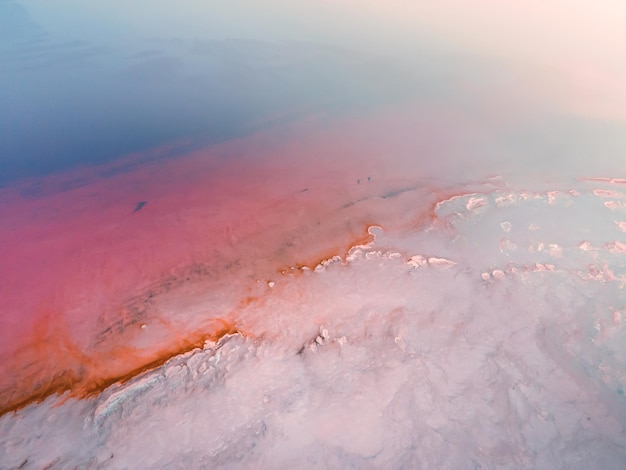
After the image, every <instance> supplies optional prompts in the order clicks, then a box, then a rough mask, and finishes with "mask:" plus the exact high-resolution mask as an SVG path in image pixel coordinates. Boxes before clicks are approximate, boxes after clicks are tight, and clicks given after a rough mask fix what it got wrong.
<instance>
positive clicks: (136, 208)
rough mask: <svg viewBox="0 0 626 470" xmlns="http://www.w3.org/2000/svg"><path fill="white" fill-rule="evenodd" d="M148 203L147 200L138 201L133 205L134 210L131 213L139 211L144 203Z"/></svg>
mask: <svg viewBox="0 0 626 470" xmlns="http://www.w3.org/2000/svg"><path fill="white" fill-rule="evenodd" d="M146 204H148V201H139V202H138V203H137V206H136V207H135V210H134V211H133V214H134V213H135V212H139V211H140V210H141V209H143V208H144V207H145V205H146Z"/></svg>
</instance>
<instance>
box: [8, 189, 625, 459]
mask: <svg viewBox="0 0 626 470" xmlns="http://www.w3.org/2000/svg"><path fill="white" fill-rule="evenodd" d="M467 189H468V190H467V191H466V192H465V193H464V194H461V193H459V194H457V195H455V196H452V197H443V198H441V199H439V200H438V201H437V203H436V204H435V205H434V209H433V212H432V217H429V218H428V223H424V222H423V221H424V218H423V213H422V211H421V210H420V212H419V214H412V216H413V218H414V219H419V220H420V221H421V222H420V223H419V224H416V225H414V226H413V228H412V229H405V230H402V231H398V230H396V231H393V230H387V229H386V228H385V227H384V225H383V224H381V226H374V225H372V226H371V227H370V229H369V231H370V233H371V234H373V235H375V239H374V240H373V241H370V242H368V243H361V244H359V245H358V246H354V247H353V248H352V249H351V250H349V251H348V253H347V254H345V255H337V256H332V257H329V258H328V259H327V260H326V261H324V262H322V263H320V264H319V265H318V266H316V267H313V268H312V269H311V268H307V267H306V266H293V269H289V270H287V271H286V272H285V273H284V274H283V275H282V276H277V277H275V278H273V279H270V280H268V281H267V282H268V284H266V287H267V294H266V295H265V296H264V297H263V299H262V301H260V302H254V303H250V304H248V305H245V306H242V309H241V311H240V312H239V315H238V320H239V323H238V325H239V327H240V328H241V330H242V331H249V332H254V334H248V335H242V334H240V333H236V334H233V335H225V336H224V337H222V338H221V339H219V340H218V341H217V342H216V343H212V342H210V341H209V342H207V343H205V345H204V346H203V347H201V348H197V349H194V350H192V351H190V352H188V353H186V354H184V355H180V356H177V357H174V358H172V359H171V360H169V361H168V362H166V363H165V364H163V365H162V366H160V367H157V368H155V369H154V370H152V371H149V372H146V373H144V374H142V375H140V376H138V377H136V378H133V379H131V380H130V381H128V382H127V383H124V384H117V385H112V386H111V387H109V388H107V389H106V390H105V391H104V392H102V393H101V394H100V395H99V396H97V397H95V398H91V399H86V400H74V399H67V397H60V398H57V397H49V398H48V399H46V400H45V401H44V402H43V403H41V404H39V405H29V406H28V407H26V408H24V409H22V410H19V411H17V412H16V413H15V414H11V415H4V416H3V417H1V418H0V429H1V435H2V436H4V437H3V438H2V440H1V441H0V442H1V446H0V461H2V462H4V465H6V466H7V467H13V466H15V467H18V466H20V465H22V466H24V467H28V466H30V467H32V468H43V467H45V466H47V465H53V466H56V467H58V468H68V467H83V468H101V467H105V468H137V467H144V468H147V467H149V468H171V467H185V468H204V467H206V468H242V467H244V468H249V467H255V468H279V467H280V468H288V467H291V468H305V467H306V468H320V467H321V468H328V467H330V468H349V467H356V468H455V469H465V468H494V467H499V468H500V467H501V468H605V469H612V468H623V467H624V465H625V464H626V451H625V446H626V434H625V429H624V427H625V426H626V400H625V399H624V387H625V385H626V383H625V382H626V375H625V373H624V371H625V370H626V367H625V366H626V364H625V363H624V362H625V359H624V358H626V355H625V354H624V348H625V347H624V344H626V341H625V340H626V338H625V333H624V327H623V319H624V316H625V315H626V309H625V308H624V305H626V303H625V302H624V301H625V299H624V290H623V286H624V279H625V277H624V276H625V275H626V273H625V272H624V270H625V266H626V265H625V263H624V257H625V256H626V253H625V252H624V250H623V242H622V240H624V232H623V231H622V227H623V225H622V224H623V222H624V220H626V209H625V208H624V206H623V205H622V201H624V200H625V197H626V191H625V190H624V188H623V187H619V186H618V187H615V185H611V183H610V182H603V181H597V180H595V181H581V182H579V183H578V184H576V185H575V186H573V187H572V188H570V189H567V190H559V191H547V192H532V191H524V190H513V189H511V188H507V187H506V186H505V185H498V186H497V187H494V186H493V185H484V186H482V187H481V186H477V187H472V188H467ZM418 195H419V191H413V190H407V191H402V192H400V193H398V194H396V195H395V196H394V198H393V199H394V206H395V207H396V208H404V209H406V208H408V207H411V205H413V206H415V207H421V202H420V201H419V200H418V199H419V198H417V196H418ZM416 198H417V199H416ZM378 199H380V198H378ZM420 214H421V215H420ZM408 218H409V219H410V218H411V217H408ZM269 283H272V285H271V286H270V285H269ZM183 305H184V302H183ZM33 429H37V430H38V431H37V433H33V432H32V430H33Z"/></svg>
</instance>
